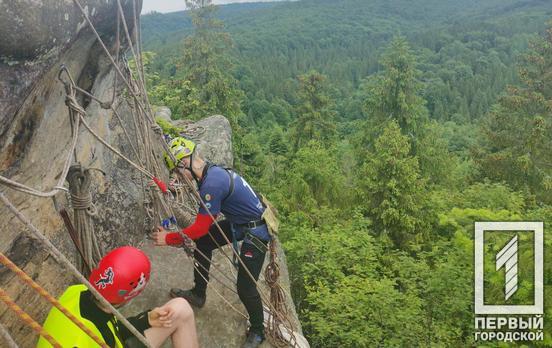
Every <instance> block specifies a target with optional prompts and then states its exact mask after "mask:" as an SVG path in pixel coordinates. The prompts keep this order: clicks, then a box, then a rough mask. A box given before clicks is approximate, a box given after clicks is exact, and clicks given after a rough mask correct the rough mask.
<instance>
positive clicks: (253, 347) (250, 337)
mask: <svg viewBox="0 0 552 348" xmlns="http://www.w3.org/2000/svg"><path fill="white" fill-rule="evenodd" d="M263 341H264V336H263V335H260V334H258V333H256V332H253V331H249V333H248V334H247V338H246V339H245V343H244V344H243V346H242V348H257V347H258V346H260V345H261V343H263Z"/></svg>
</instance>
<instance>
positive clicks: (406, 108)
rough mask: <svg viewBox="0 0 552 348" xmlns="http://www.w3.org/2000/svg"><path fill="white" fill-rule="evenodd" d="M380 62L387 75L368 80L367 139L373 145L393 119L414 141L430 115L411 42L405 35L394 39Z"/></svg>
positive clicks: (366, 104)
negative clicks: (376, 137)
mask: <svg viewBox="0 0 552 348" xmlns="http://www.w3.org/2000/svg"><path fill="white" fill-rule="evenodd" d="M380 63H381V64H382V65H383V72H382V73H381V74H379V75H376V76H374V77H371V78H369V79H368V81H367V85H368V96H367V100H366V102H365V105H364V108H365V113H366V114H367V115H368V119H369V122H368V129H367V134H366V135H365V136H366V137H367V139H366V140H367V141H368V143H370V140H371V139H374V138H375V135H377V134H379V132H381V129H382V127H381V126H382V125H384V124H386V123H387V122H388V121H389V120H395V121H397V123H398V125H399V127H400V129H401V131H402V133H403V134H407V135H409V136H410V137H412V138H414V137H415V136H416V135H418V133H419V132H420V129H421V128H422V126H423V124H424V123H425V122H426V120H427V114H428V112H427V109H426V107H425V102H424V100H423V99H422V98H421V97H420V96H419V94H420V90H421V83H420V82H419V81H418V79H417V77H418V75H419V71H418V70H417V69H416V60H415V56H414V54H413V53H412V51H411V50H410V47H409V45H408V43H407V41H406V40H405V39H404V38H403V37H401V36H399V37H396V38H394V39H393V41H392V42H391V44H390V46H389V47H388V48H387V51H386V52H385V54H384V55H383V58H382V60H381V62H380Z"/></svg>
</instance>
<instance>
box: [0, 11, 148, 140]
mask: <svg viewBox="0 0 552 348" xmlns="http://www.w3.org/2000/svg"><path fill="white" fill-rule="evenodd" d="M77 1H78V3H79V4H80V5H81V6H82V7H83V9H84V11H85V12H86V13H87V15H88V16H89V18H90V19H91V21H92V22H93V23H94V25H95V26H96V28H97V29H98V31H99V33H100V34H101V35H102V36H105V37H106V38H108V37H109V36H113V34H114V33H115V32H116V26H117V20H116V18H117V0H77ZM121 5H122V7H123V9H124V13H125V18H127V22H128V23H129V30H132V28H133V25H132V23H133V21H132V20H131V19H132V18H134V12H135V11H134V10H135V9H136V13H140V9H141V7H142V0H121ZM0 34H1V35H0V76H1V77H2V78H1V80H0V110H2V113H0V146H1V145H2V143H3V141H2V137H3V135H4V133H5V131H6V125H7V124H10V123H11V122H12V121H13V117H14V116H15V112H16V110H17V109H19V108H20V107H21V103H22V102H23V100H25V96H26V95H28V93H29V91H30V89H32V88H33V86H34V85H35V83H36V82H37V81H38V80H41V79H40V78H41V77H43V76H44V74H45V73H47V71H48V69H49V68H50V67H51V66H52V65H53V64H56V63H58V62H60V59H61V58H62V57H63V55H64V52H65V51H66V50H67V49H68V48H69V47H71V46H74V44H75V43H76V42H75V41H78V40H81V39H82V38H83V37H88V38H91V35H90V29H89V28H88V26H87V24H86V21H85V19H84V17H83V15H82V12H81V10H80V9H79V7H78V6H77V4H76V3H75V2H74V1H72V0H18V1H12V0H7V1H6V0H0Z"/></svg>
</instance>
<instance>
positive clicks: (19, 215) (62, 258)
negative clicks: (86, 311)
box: [0, 192, 151, 347]
mask: <svg viewBox="0 0 552 348" xmlns="http://www.w3.org/2000/svg"><path fill="white" fill-rule="evenodd" d="M0 201H2V202H3V203H4V205H6V207H7V208H8V209H9V210H10V211H11V212H12V214H13V215H14V216H15V217H17V218H18V219H19V220H20V221H21V222H22V223H23V224H24V225H25V226H26V227H27V230H28V231H30V232H31V234H32V236H34V237H35V238H37V239H38V240H39V241H41V242H42V243H43V244H44V245H45V246H46V248H47V249H48V251H49V252H50V254H51V255H52V256H54V258H55V259H56V260H57V261H58V262H60V263H61V264H62V265H63V266H64V267H66V268H67V269H68V270H69V271H70V272H71V273H72V274H73V276H75V277H76V278H77V279H78V280H79V282H81V283H82V284H84V285H85V286H86V287H87V288H88V290H90V292H92V294H93V295H94V297H95V298H96V299H97V300H98V301H99V302H100V303H101V304H103V305H104V306H105V307H107V308H108V309H109V310H110V311H111V313H113V315H114V316H115V317H116V318H117V320H119V321H120V322H121V323H122V324H123V325H124V326H126V327H127V328H128V329H129V331H130V332H131V333H132V334H133V335H134V336H136V338H138V340H139V341H140V342H142V344H144V345H145V346H146V347H151V346H150V344H149V343H148V341H147V340H146V338H145V337H144V336H143V335H142V334H141V333H140V332H138V331H137V330H136V328H135V327H134V326H133V325H132V324H131V323H129V322H128V320H127V319H126V318H125V317H124V316H123V315H122V314H121V313H120V312H119V311H118V310H117V309H116V308H115V307H113V305H112V304H111V303H109V302H107V301H106V299H105V298H104V297H103V296H102V295H101V294H100V293H99V292H98V290H96V288H95V287H94V286H93V285H92V284H90V282H89V281H88V279H86V278H85V277H84V276H83V275H82V274H81V273H80V272H79V271H78V270H77V268H75V266H73V264H72V263H71V262H70V261H69V260H67V258H66V257H65V256H64V255H63V254H62V253H61V252H60V251H59V250H58V249H57V248H56V247H55V246H54V245H53V244H52V242H50V241H49V240H48V238H46V237H45V236H44V235H43V234H42V232H40V231H39V230H38V229H37V228H36V227H35V226H34V225H33V223H32V222H31V221H30V220H29V219H28V218H27V217H26V216H25V215H23V214H22V213H21V212H20V211H19V210H18V209H17V208H16V207H15V206H14V205H13V204H12V203H11V202H10V200H9V199H8V198H6V196H5V195H4V194H3V193H2V192H0Z"/></svg>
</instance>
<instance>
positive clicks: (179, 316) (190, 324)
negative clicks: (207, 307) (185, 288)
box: [144, 298, 199, 348]
mask: <svg viewBox="0 0 552 348" xmlns="http://www.w3.org/2000/svg"><path fill="white" fill-rule="evenodd" d="M164 307H170V308H171V309H172V310H173V311H174V313H175V316H174V318H173V320H172V321H173V323H172V326H171V327H150V328H149V329H147V330H146V331H145V332H144V334H145V336H146V339H147V340H148V342H149V343H150V344H151V345H152V346H153V347H154V348H157V347H160V346H161V345H162V344H163V343H164V342H165V341H166V340H167V339H168V338H169V337H170V338H171V341H172V344H173V347H174V348H198V347H199V344H198V342H197V332H196V327H195V318H194V311H193V310H192V307H190V304H189V303H188V302H187V301H186V300H184V299H183V298H174V299H172V300H170V301H169V302H167V303H165V304H164V305H163V306H162V307H161V308H164Z"/></svg>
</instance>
